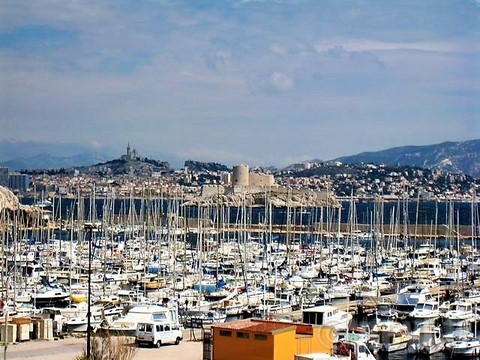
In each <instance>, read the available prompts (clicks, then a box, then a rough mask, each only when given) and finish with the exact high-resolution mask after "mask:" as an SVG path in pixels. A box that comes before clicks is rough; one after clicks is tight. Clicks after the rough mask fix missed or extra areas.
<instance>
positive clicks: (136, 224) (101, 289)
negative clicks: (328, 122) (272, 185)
mask: <svg viewBox="0 0 480 360" xmlns="http://www.w3.org/2000/svg"><path fill="white" fill-rule="evenodd" d="M264 200H265V203H264V204H263V205H258V204H257V205H255V206H253V205H251V204H247V203H245V204H244V205H242V206H240V207H237V206H235V207H230V206H228V205H226V204H225V203H217V204H209V205H205V206H203V205H201V204H200V202H198V203H196V204H192V203H191V202H190V203H188V202H187V201H185V200H184V199H171V198H145V199H137V200H135V201H134V200H133V199H129V200H119V199H108V198H106V199H83V198H78V199H76V200H75V201H71V200H70V199H69V200H68V201H65V199H52V201H51V202H50V203H48V204H47V203H45V202H42V205H41V206H38V207H37V206H35V204H36V202H35V201H30V205H22V207H23V208H20V206H18V208H17V210H15V211H12V210H5V211H3V212H2V222H1V224H2V226H1V229H2V235H1V239H2V256H1V259H2V263H3V267H2V268H3V269H4V271H3V272H2V274H1V275H2V276H1V284H2V289H1V291H2V292H1V293H2V303H3V306H2V314H1V318H2V324H0V328H2V329H5V330H4V331H3V332H2V334H3V335H1V338H0V341H1V342H2V343H4V344H5V343H18V342H25V341H32V340H37V339H47V340H53V339H61V338H65V337H68V336H72V335H77V336H78V335H80V336H86V335H88V334H89V331H88V329H91V331H92V333H95V334H96V333H106V334H110V335H115V334H117V335H127V336H130V337H132V338H135V336H137V334H138V333H139V331H140V330H139V329H140V327H141V333H142V334H143V335H142V336H143V338H142V339H141V341H142V342H147V343H152V344H157V345H158V346H161V340H151V339H150V338H148V336H150V335H148V336H147V335H145V334H148V333H152V336H153V339H165V341H167V342H170V343H174V344H180V346H181V340H182V339H183V337H180V336H178V335H177V336H176V337H174V338H172V337H171V336H172V335H168V334H170V333H171V332H172V331H173V330H174V329H177V330H175V331H181V329H198V328H199V329H203V328H206V327H210V326H216V325H217V324H225V323H228V322H230V321H235V320H236V319H239V318H253V319H265V320H275V321H281V322H293V323H298V322H302V323H306V324H313V325H319V326H326V327H332V328H334V329H335V331H336V333H337V335H338V336H339V337H340V338H342V337H343V336H346V337H348V336H351V335H352V334H355V329H357V330H358V329H360V328H362V329H364V331H363V334H364V335H362V336H364V337H363V338H362V339H363V340H362V341H363V342H364V343H365V346H367V347H368V348H369V349H370V351H371V352H372V354H374V355H375V356H376V357H377V358H382V357H383V356H385V354H388V356H389V358H390V356H395V354H400V353H402V354H404V355H405V356H417V355H416V354H423V353H428V354H437V353H440V354H444V356H457V355H459V354H462V356H474V355H475V350H473V351H472V352H468V351H466V350H463V347H465V346H466V347H468V346H474V345H475V344H476V343H475V341H477V340H476V337H475V335H472V336H471V337H470V338H460V337H458V339H457V338H456V337H453V339H452V340H450V341H448V337H447V338H444V335H447V334H448V331H450V330H451V331H455V330H459V329H465V330H466V331H469V332H470V333H471V334H476V328H477V324H478V314H479V313H477V303H478V302H479V301H480V296H478V295H477V292H476V290H478V289H479V285H480V280H477V278H478V275H479V269H480V268H479V265H480V254H479V253H478V252H477V248H478V240H479V239H478V235H477V234H478V216H479V214H478V204H477V203H471V204H467V205H468V207H466V205H465V204H463V205H459V204H456V203H453V202H452V203H448V204H441V205H438V204H437V205H436V204H434V206H437V208H438V207H440V206H444V211H445V213H446V214H447V215H446V218H445V220H447V223H438V218H436V220H437V221H436V222H435V223H434V222H433V220H435V219H424V220H426V221H427V222H430V223H429V224H426V223H425V221H423V222H422V223H421V222H420V221H419V220H418V216H415V212H414V213H413V214H411V213H409V212H408V211H406V209H407V208H408V207H411V205H410V204H407V203H401V202H396V203H395V205H396V206H392V204H390V205H389V206H390V207H389V209H390V210H388V212H389V213H390V216H388V217H386V216H385V214H384V212H385V204H384V203H382V202H380V201H377V202H374V203H372V204H371V205H369V207H367V208H371V209H373V210H374V211H373V210H372V212H370V213H369V214H368V216H367V214H363V213H359V212H353V211H354V210H355V209H356V207H355V206H356V205H355V201H350V202H349V206H348V207H342V206H333V205H332V204H329V203H328V202H327V203H325V204H324V206H320V207H313V206H312V207H303V206H300V207H294V206H292V207H290V206H287V207H275V206H273V201H269V197H268V196H265V197H264ZM28 202H29V201H28V200H27V203H28ZM287 204H288V201H287ZM424 205H425V204H423V205H422V204H420V203H419V202H417V203H414V206H413V209H417V211H418V213H420V211H419V210H418V209H419V208H420V207H421V206H424ZM461 206H463V209H464V210H465V208H467V209H470V211H471V213H470V214H468V216H467V217H465V216H463V217H462V218H460V215H459V211H457V210H456V209H457V207H461ZM26 209H28V210H26ZM464 210H463V211H464ZM344 212H346V213H347V215H346V216H345V215H344V214H343V213H344ZM395 214H396V215H395ZM410 216H412V217H413V218H414V219H415V220H414V221H412V220H410ZM361 217H364V218H367V217H368V219H369V223H367V224H365V223H362V224H359V223H358V218H361ZM345 220H346V222H344V221H345ZM469 221H470V222H471V223H470V224H468V222H469ZM460 224H462V225H460ZM89 300H90V301H89ZM89 314H90V315H89ZM152 331H153V332H152ZM167 333H168V334H167ZM5 334H6V335H5ZM367 335H368V336H367ZM145 336H147V338H145ZM455 339H456V340H455ZM158 341H160V342H158ZM475 346H476V345H475ZM465 352H466V353H465Z"/></svg>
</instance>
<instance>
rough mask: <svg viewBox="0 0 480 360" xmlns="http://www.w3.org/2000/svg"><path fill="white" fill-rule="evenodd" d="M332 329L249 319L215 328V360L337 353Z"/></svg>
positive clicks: (263, 359) (285, 359) (276, 359)
mask: <svg viewBox="0 0 480 360" xmlns="http://www.w3.org/2000/svg"><path fill="white" fill-rule="evenodd" d="M333 339H334V330H333V328H332V327H328V326H315V325H308V324H301V323H289V322H279V321H268V320H260V319H246V320H239V321H235V322H228V323H223V324H219V325H215V326H214V327H213V360H237V359H238V360H245V359H249V360H293V359H294V357H295V355H302V354H311V353H325V354H332V353H333Z"/></svg>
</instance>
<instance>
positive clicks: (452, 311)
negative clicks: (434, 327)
mask: <svg viewBox="0 0 480 360" xmlns="http://www.w3.org/2000/svg"><path fill="white" fill-rule="evenodd" d="M441 317H442V322H443V324H444V325H445V326H446V327H465V326H469V325H470V324H471V323H473V322H475V321H476V320H477V318H478V315H477V314H476V313H475V312H474V310H473V304H472V303H471V302H469V301H465V300H457V301H454V302H453V303H451V304H450V307H449V309H448V310H447V311H446V312H445V313H444V314H441Z"/></svg>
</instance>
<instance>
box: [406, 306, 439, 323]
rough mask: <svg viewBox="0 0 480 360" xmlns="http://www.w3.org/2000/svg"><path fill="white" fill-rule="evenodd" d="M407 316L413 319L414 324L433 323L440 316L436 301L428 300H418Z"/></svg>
mask: <svg viewBox="0 0 480 360" xmlns="http://www.w3.org/2000/svg"><path fill="white" fill-rule="evenodd" d="M408 316H409V317H410V318H411V319H412V320H413V323H414V326H415V325H417V326H418V325H419V324H427V323H428V324H433V323H434V322H435V321H436V320H437V319H438V318H439V317H440V310H439V304H438V301H434V300H429V301H422V302H418V303H417V305H415V309H413V311H412V312H410V314H408Z"/></svg>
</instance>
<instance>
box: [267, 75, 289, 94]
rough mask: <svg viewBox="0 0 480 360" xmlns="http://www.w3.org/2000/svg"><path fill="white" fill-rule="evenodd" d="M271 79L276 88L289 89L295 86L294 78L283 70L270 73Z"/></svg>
mask: <svg viewBox="0 0 480 360" xmlns="http://www.w3.org/2000/svg"><path fill="white" fill-rule="evenodd" d="M270 81H271V84H272V86H273V88H274V89H276V90H280V91H287V90H290V89H291V88H292V87H293V80H292V79H290V78H289V77H288V75H286V74H284V73H281V72H274V73H273V74H271V75H270Z"/></svg>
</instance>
